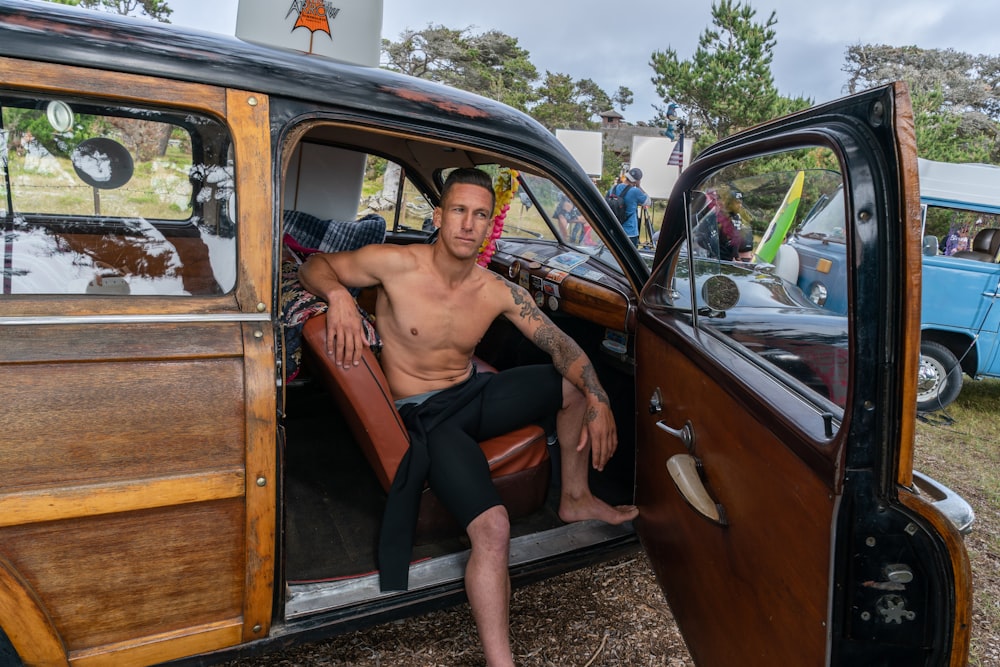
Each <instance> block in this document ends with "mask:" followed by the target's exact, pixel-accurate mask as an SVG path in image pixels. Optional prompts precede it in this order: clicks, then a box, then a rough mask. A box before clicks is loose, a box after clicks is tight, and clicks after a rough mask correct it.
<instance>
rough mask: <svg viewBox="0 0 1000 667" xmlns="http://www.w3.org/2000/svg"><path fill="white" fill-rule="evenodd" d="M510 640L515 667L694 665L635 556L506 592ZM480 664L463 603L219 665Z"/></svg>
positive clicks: (646, 565) (643, 564)
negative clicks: (507, 596)
mask: <svg viewBox="0 0 1000 667" xmlns="http://www.w3.org/2000/svg"><path fill="white" fill-rule="evenodd" d="M511 639H512V643H513V650H514V655H515V659H516V661H517V664H518V665H523V666H524V667H555V666H558V667H565V666H567V665H576V666H578V667H596V666H598V665H601V666H607V667H611V666H617V665H622V666H624V665H629V666H632V665H636V666H638V665H650V666H652V665H656V666H657V667H688V666H691V665H694V663H693V662H692V660H691V657H690V655H689V654H688V652H687V647H686V646H685V645H684V640H683V639H682V638H681V635H680V633H679V632H678V630H677V626H676V624H675V623H674V621H673V617H672V616H671V614H670V609H669V607H667V603H666V601H665V600H664V598H663V593H662V592H661V591H660V589H659V587H658V586H657V584H656V580H655V579H654V577H653V573H652V570H651V569H650V567H649V563H648V561H647V560H646V557H645V556H644V555H642V554H637V555H635V556H631V557H628V558H624V559H621V560H617V561H613V562H610V563H604V564H601V565H596V566H593V567H590V568H586V569H583V570H578V571H576V572H571V573H569V574H564V575H561V576H559V577H556V578H554V579H550V580H548V581H544V582H540V583H536V584H533V585H531V586H527V587H525V588H521V589H518V590H516V591H514V595H513V599H512V600H511ZM482 664H483V654H482V651H481V650H480V649H479V640H478V638H477V636H476V629H475V625H474V624H473V621H472V615H471V613H470V611H469V606H468V605H467V604H463V605H459V606H457V607H454V608H451V609H446V610H443V611H438V612H433V613H431V614H427V615H425V616H421V617H418V618H413V619H408V620H405V621H397V622H395V623H388V624H385V625H381V626H377V627H375V628H371V629H369V630H366V631H362V632H355V633H351V634H348V635H344V636H342V637H338V638H336V639H332V640H329V641H326V642H319V643H315V644H309V645H305V646H300V647H298V648H295V649H292V650H289V651H285V652H283V653H281V654H275V655H271V656H266V657H262V658H256V659H253V660H240V661H235V662H231V663H228V666H229V667H251V666H252V667H262V666H268V667H277V666H282V667H284V666H288V665H296V666H299V665H301V666H303V667H318V666H320V665H323V666H327V665H352V666H356V667H388V666H389V665H392V666H394V667H397V666H398V667H438V666H440V667H467V666H472V665H482Z"/></svg>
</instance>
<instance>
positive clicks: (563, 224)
mask: <svg viewBox="0 0 1000 667" xmlns="http://www.w3.org/2000/svg"><path fill="white" fill-rule="evenodd" d="M555 219H556V222H558V223H559V229H560V230H561V231H562V234H563V236H564V237H567V238H568V239H569V242H570V243H573V244H579V243H581V242H582V241H583V233H584V225H586V224H587V221H586V220H584V219H583V216H582V215H581V214H580V210H579V209H578V208H577V207H576V206H573V202H571V201H570V200H569V199H568V198H567V197H565V196H563V197H561V198H560V199H559V203H558V204H556V211H555Z"/></svg>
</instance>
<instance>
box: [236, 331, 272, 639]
mask: <svg viewBox="0 0 1000 667" xmlns="http://www.w3.org/2000/svg"><path fill="white" fill-rule="evenodd" d="M273 336H274V329H273V328H272V327H271V326H269V325H267V323H254V324H247V325H245V326H244V339H245V341H246V342H245V348H246V356H245V373H246V376H245V377H246V403H245V405H246V424H247V441H246V470H247V478H246V592H245V594H244V597H243V620H244V623H243V640H244V641H250V640H252V639H260V638H261V637H266V636H267V633H268V632H269V630H270V627H271V608H272V604H271V595H272V591H273V589H274V567H275V555H274V551H275V539H276V538H275V522H276V520H277V489H278V485H277V474H278V472H277V444H276V441H275V438H276V434H277V431H278V425H277V409H278V406H277V392H276V387H275V367H274V338H273Z"/></svg>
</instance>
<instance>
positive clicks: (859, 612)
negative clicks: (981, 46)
mask: <svg viewBox="0 0 1000 667" xmlns="http://www.w3.org/2000/svg"><path fill="white" fill-rule="evenodd" d="M828 204H829V206H827V205H828ZM824 208H826V209H827V210H825V214H827V215H836V216H841V218H842V227H843V233H844V234H845V235H846V237H847V248H848V250H847V252H848V262H847V264H848V266H849V267H850V271H849V274H848V276H847V277H846V280H847V282H848V284H847V285H846V289H847V293H848V294H849V308H848V312H847V314H846V315H838V314H832V313H829V312H827V311H824V310H823V309H821V308H818V307H816V306H814V305H813V304H812V303H811V302H810V301H809V300H808V299H806V298H805V296H804V295H803V294H802V292H801V291H800V290H799V289H798V288H797V287H796V286H795V285H796V278H797V274H798V270H799V267H797V266H795V263H796V262H795V256H794V255H793V256H791V257H789V255H788V254H787V253H785V252H784V250H783V248H782V247H781V246H779V245H777V244H771V246H770V247H771V248H772V249H773V248H775V247H776V248H777V249H776V250H775V251H774V253H773V257H768V258H762V257H761V256H760V253H761V252H762V250H761V249H762V248H763V247H764V246H765V245H767V244H766V243H765V242H767V241H769V240H770V237H771V236H773V235H775V234H777V235H779V237H780V235H783V234H784V233H785V231H786V230H787V229H788V228H789V226H790V225H795V224H798V223H799V222H801V221H802V220H803V219H804V218H805V217H806V216H808V215H815V214H818V213H819V212H822V211H823V210H824ZM748 226H749V227H751V228H752V229H754V230H756V232H757V239H756V242H755V243H754V247H755V250H756V252H757V253H758V254H757V255H756V256H755V258H754V260H753V261H751V262H741V261H739V260H738V255H737V254H736V252H737V251H738V250H739V249H740V248H739V246H740V245H741V243H740V241H739V238H740V236H741V234H742V233H744V230H745V229H746V228H747V227H748ZM764 229H766V230H767V231H766V232H764V233H763V236H764V237H765V238H763V239H762V238H760V237H761V236H762V234H761V232H762V230H764ZM765 259H766V261H765ZM920 261H921V258H920V205H919V193H918V184H917V159H916V145H915V139H914V133H913V120H912V112H911V108H910V101H909V95H908V93H907V91H906V89H905V87H904V86H902V84H896V85H892V86H887V87H884V88H880V89H875V90H872V91H869V92H867V93H862V94H860V95H857V96H853V97H850V98H845V99H843V100H840V101H837V102H833V103H830V104H827V105H824V106H821V107H817V108H815V109H812V110H809V111H806V112H803V113H800V114H796V115H794V116H791V117H789V118H786V119H783V120H780V121H775V122H772V123H769V124H766V125H763V126H759V127H756V128H753V129H751V130H749V131H747V132H745V133H743V134H742V135H739V136H735V137H732V138H730V139H727V140H726V141H724V142H721V143H720V144H717V145H716V146H714V147H712V148H711V149H709V150H708V151H707V152H705V153H703V154H702V155H701V156H699V158H698V160H697V161H696V162H695V163H694V164H693V165H691V167H690V168H689V169H688V170H686V171H685V172H684V173H683V174H682V176H681V178H680V180H679V181H678V183H677V186H676V187H675V190H674V192H673V194H672V196H671V197H670V201H669V205H668V209H667V212H666V215H665V218H664V223H663V227H662V229H661V238H660V243H659V246H658V248H657V253H656V257H655V260H654V268H653V272H652V277H651V279H650V281H649V283H648V284H647V285H646V286H645V288H644V289H643V292H642V295H641V298H640V309H639V317H638V327H637V334H636V359H637V371H636V374H637V382H636V391H637V396H636V405H637V410H638V415H637V420H638V423H637V436H638V437H637V443H638V444H637V447H638V461H637V470H638V475H637V487H638V490H637V494H638V503H639V506H640V517H639V519H638V521H637V527H638V531H639V535H640V537H641V540H642V543H643V545H644V547H645V549H646V551H647V553H648V554H649V557H650V560H651V562H652V564H653V567H654V569H655V571H656V575H657V578H658V580H659V582H660V584H661V586H662V587H663V589H664V592H665V593H666V596H667V599H668V601H669V603H670V606H671V609H672V611H673V613H674V615H675V617H676V619H677V622H678V625H679V627H680V629H681V632H682V633H683V635H684V637H685V640H686V641H687V643H688V647H689V649H690V652H691V654H692V656H693V657H694V659H695V661H696V662H697V664H699V665H702V666H705V665H708V666H713V665H719V666H727V667H728V666H731V665H737V664H738V665H769V666H770V665H826V664H837V665H860V664H864V665H888V664H893V665H949V664H950V665H960V664H964V663H965V660H966V656H967V653H968V642H969V635H968V621H969V610H970V607H971V589H970V572H969V564H968V557H967V554H966V552H965V548H964V546H963V544H962V538H961V535H960V534H959V533H958V531H957V530H956V529H955V527H954V526H953V525H952V524H951V523H950V522H949V521H948V520H947V519H946V518H945V517H944V516H943V515H942V514H941V513H940V512H939V511H938V510H937V509H936V508H934V507H933V506H932V505H931V503H930V500H929V499H927V498H926V497H925V496H922V495H921V493H920V491H919V489H918V488H917V487H915V486H914V484H913V470H912V447H913V435H914V422H915V408H914V406H915V395H914V393H915V390H916V369H917V360H918V358H919V344H920V332H919V325H920V311H919V308H920Z"/></svg>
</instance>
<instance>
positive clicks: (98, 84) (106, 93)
mask: <svg viewBox="0 0 1000 667" xmlns="http://www.w3.org/2000/svg"><path fill="white" fill-rule="evenodd" d="M0 78H2V79H3V82H4V86H6V87H8V88H28V89H31V90H40V91H44V92H47V93H51V94H55V95H58V94H60V93H66V92H69V93H71V94H72V95H73V96H77V95H80V94H91V95H95V96H98V97H102V98H105V99H113V100H123V101H132V102H142V103H150V102H151V103H154V104H164V105H167V106H170V107H177V106H184V107H189V108H191V109H197V110H200V111H203V112H207V113H211V114H214V115H215V116H217V117H219V118H222V117H223V116H224V114H225V108H226V106H225V93H224V91H223V89H222V88H217V87H215V86H209V85H205V84H202V83H186V82H183V81H174V80H171V79H166V78H162V79H161V78H157V77H151V76H143V75H139V74H121V73H117V72H106V71H103V70H97V69H89V68H86V67H75V66H72V65H55V64H50V63H41V62H35V61H30V60H19V59H16V58H4V57H0Z"/></svg>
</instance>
